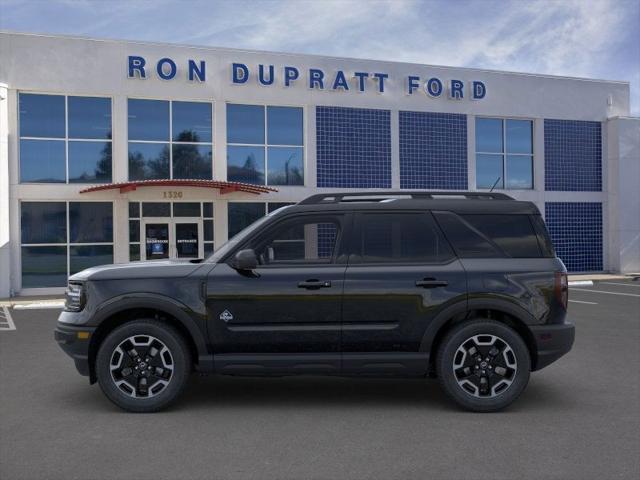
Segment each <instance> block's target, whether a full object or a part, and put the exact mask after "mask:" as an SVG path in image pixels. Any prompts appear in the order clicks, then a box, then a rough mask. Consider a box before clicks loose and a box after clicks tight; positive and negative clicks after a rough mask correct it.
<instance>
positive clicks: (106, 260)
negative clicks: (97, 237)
mask: <svg viewBox="0 0 640 480" xmlns="http://www.w3.org/2000/svg"><path fill="white" fill-rule="evenodd" d="M69 257H70V258H69V267H70V270H71V271H70V272H69V273H70V274H71V275H73V274H74V273H78V272H81V271H82V270H85V269H87V268H91V267H95V266H97V265H108V264H111V263H113V246H112V245H82V246H75V247H69Z"/></svg>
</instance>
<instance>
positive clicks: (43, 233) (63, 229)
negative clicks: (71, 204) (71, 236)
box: [21, 202, 67, 243]
mask: <svg viewBox="0 0 640 480" xmlns="http://www.w3.org/2000/svg"><path fill="white" fill-rule="evenodd" d="M21 211H22V212H21V228H22V232H21V234H22V235H21V238H22V243H66V241H67V207H66V205H65V203H64V202H22V204H21Z"/></svg>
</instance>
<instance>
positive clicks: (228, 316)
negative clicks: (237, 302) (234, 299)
mask: <svg viewBox="0 0 640 480" xmlns="http://www.w3.org/2000/svg"><path fill="white" fill-rule="evenodd" d="M220 320H224V321H225V322H230V321H231V320H233V315H231V312H230V311H229V310H225V311H224V312H222V313H221V314H220Z"/></svg>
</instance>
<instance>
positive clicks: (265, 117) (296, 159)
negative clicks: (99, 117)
mask: <svg viewBox="0 0 640 480" xmlns="http://www.w3.org/2000/svg"><path fill="white" fill-rule="evenodd" d="M303 128H304V127H303V110H302V108H301V107H276V106H267V107H265V106H263V105H238V104H228V105H227V179H228V180H229V181H232V182H243V183H251V184H259V185H264V184H267V185H304V134H303V131H304V130H303Z"/></svg>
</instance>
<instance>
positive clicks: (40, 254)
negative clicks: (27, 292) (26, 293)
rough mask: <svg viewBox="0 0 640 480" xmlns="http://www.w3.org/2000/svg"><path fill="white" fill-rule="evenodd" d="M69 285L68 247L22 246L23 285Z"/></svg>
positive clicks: (33, 286)
mask: <svg viewBox="0 0 640 480" xmlns="http://www.w3.org/2000/svg"><path fill="white" fill-rule="evenodd" d="M66 285H67V247H22V287H23V288H42V287H64V286H66Z"/></svg>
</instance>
